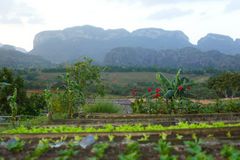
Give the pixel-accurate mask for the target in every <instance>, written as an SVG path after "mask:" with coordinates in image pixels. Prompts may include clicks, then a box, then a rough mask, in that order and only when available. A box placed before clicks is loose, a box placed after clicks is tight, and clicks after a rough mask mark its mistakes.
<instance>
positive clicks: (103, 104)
mask: <svg viewBox="0 0 240 160" xmlns="http://www.w3.org/2000/svg"><path fill="white" fill-rule="evenodd" d="M83 110H84V112H86V113H119V112H120V106H119V105H116V104H114V103H112V102H108V101H97V102H96V103H94V104H88V105H85V106H84V107H83Z"/></svg>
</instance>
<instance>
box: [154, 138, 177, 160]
mask: <svg viewBox="0 0 240 160" xmlns="http://www.w3.org/2000/svg"><path fill="white" fill-rule="evenodd" d="M154 149H155V150H156V151H157V152H158V153H159V154H160V160H177V157H176V156H174V155H171V151H172V146H171V143H169V142H166V141H165V140H162V139H160V140H159V141H158V143H157V144H156V146H155V147H154Z"/></svg>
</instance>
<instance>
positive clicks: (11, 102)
mask: <svg viewBox="0 0 240 160" xmlns="http://www.w3.org/2000/svg"><path fill="white" fill-rule="evenodd" d="M8 102H9V106H10V107H11V117H12V118H11V121H12V124H13V126H14V127H15V124H16V121H17V112H18V109H17V88H14V92H13V95H12V96H9V97H8Z"/></svg>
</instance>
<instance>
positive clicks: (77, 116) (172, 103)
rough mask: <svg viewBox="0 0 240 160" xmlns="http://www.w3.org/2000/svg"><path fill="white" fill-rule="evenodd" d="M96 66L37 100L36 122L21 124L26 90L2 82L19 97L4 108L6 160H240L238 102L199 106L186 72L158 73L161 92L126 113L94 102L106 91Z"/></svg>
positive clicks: (86, 65) (71, 72) (137, 99)
mask: <svg viewBox="0 0 240 160" xmlns="http://www.w3.org/2000/svg"><path fill="white" fill-rule="evenodd" d="M91 62H92V61H91V60H88V59H87V60H86V61H83V62H79V63H77V64H76V65H74V66H72V67H70V68H69V69H67V73H66V74H65V75H63V77H62V79H63V84H62V88H58V89H57V90H55V92H53V91H51V89H46V90H45V91H44V92H43V93H42V95H41V96H39V98H41V99H38V98H37V97H35V98H36V102H38V103H36V104H41V105H43V104H44V108H43V111H42V112H41V114H40V115H38V116H37V117H31V118H26V119H22V120H20V118H19V117H21V116H19V113H20V111H21V107H20V105H19V101H18V98H19V97H18V96H19V90H20V89H19V88H18V87H16V86H14V87H13V86H12V85H11V84H10V83H8V82H5V81H4V83H0V87H1V90H7V88H8V87H11V93H12V94H10V95H9V96H8V97H7V98H6V102H7V103H6V104H4V107H7V106H9V107H10V108H8V110H6V113H9V115H8V117H9V122H10V123H9V124H5V125H4V126H1V125H0V160H5V159H6V160H8V159H17V160H18V159H19V160H21V159H23V160H37V159H54V160H71V159H76V160H79V159H82V160H157V159H160V160H178V159H179V160H185V159H187V160H214V159H216V160H225V159H226V160H240V101H239V100H230V101H227V102H223V101H220V100H217V101H216V103H214V104H209V105H203V104H200V103H196V102H192V101H191V100H190V98H189V97H188V96H189V90H191V86H192V85H193V84H194V82H192V81H191V80H189V79H187V78H185V77H181V70H179V71H178V73H177V74H176V76H175V77H174V78H173V79H168V78H167V77H165V76H164V75H163V74H161V73H158V74H157V75H156V79H157V81H158V83H159V84H158V86H152V87H149V88H148V89H147V90H146V93H145V94H142V95H139V94H138V93H137V91H136V90H134V89H133V90H132V96H133V97H131V98H133V99H134V101H133V102H132V104H131V106H129V109H130V110H131V113H130V114H129V113H128V114H126V113H123V112H121V106H119V105H116V104H111V103H110V102H107V103H106V102H96V101H95V98H96V96H98V95H102V94H103V91H104V90H103V87H104V86H103V85H102V84H101V79H100V74H99V73H100V69H99V68H98V67H96V66H93V65H92V64H91ZM91 90H93V91H94V92H90V91H91ZM234 91H235V92H236V93H235V92H234V94H237V91H236V90H234ZM0 96H1V95H0ZM89 99H90V101H91V104H90V103H89V102H90V101H89ZM42 100H43V101H42ZM40 102H41V103H40ZM34 104H35V103H34ZM2 109H3V108H2ZM6 117H7V116H6ZM0 120H1V119H0Z"/></svg>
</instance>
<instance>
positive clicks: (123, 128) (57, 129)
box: [2, 122, 240, 134]
mask: <svg viewBox="0 0 240 160" xmlns="http://www.w3.org/2000/svg"><path fill="white" fill-rule="evenodd" d="M239 126H240V123H235V124H225V123H223V122H214V123H212V124H208V123H191V124H189V123H187V122H179V123H178V124H177V125H171V126H162V125H160V124H155V125H154V124H153V125H151V124H148V125H146V126H145V125H142V124H134V125H131V124H123V125H119V126H113V125H112V124H106V125H104V126H103V127H91V126H89V127H80V126H74V125H73V126H70V125H59V126H50V127H31V128H27V127H24V126H20V127H18V128H15V129H10V130H5V131H3V132H2V133H5V134H6V133H7V134H22V133H95V132H148V131H167V130H178V129H204V128H224V127H239Z"/></svg>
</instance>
